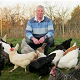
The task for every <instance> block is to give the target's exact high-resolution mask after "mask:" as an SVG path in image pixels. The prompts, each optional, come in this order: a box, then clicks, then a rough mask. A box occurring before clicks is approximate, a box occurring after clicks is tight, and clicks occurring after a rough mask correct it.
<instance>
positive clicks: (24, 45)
mask: <svg viewBox="0 0 80 80" xmlns="http://www.w3.org/2000/svg"><path fill="white" fill-rule="evenodd" d="M32 51H34V49H32V48H31V47H30V46H29V45H28V44H27V43H26V41H25V38H24V39H23V40H22V43H21V53H22V54H25V53H29V52H32Z"/></svg>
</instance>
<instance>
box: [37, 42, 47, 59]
mask: <svg viewBox="0 0 80 80" xmlns="http://www.w3.org/2000/svg"><path fill="white" fill-rule="evenodd" d="M46 45H47V43H43V45H42V46H41V47H39V48H37V49H36V50H35V52H36V53H37V54H38V58H40V57H46V55H45V54H44V48H45V46H46Z"/></svg>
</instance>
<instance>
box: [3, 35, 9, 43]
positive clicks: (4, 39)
mask: <svg viewBox="0 0 80 80" xmlns="http://www.w3.org/2000/svg"><path fill="white" fill-rule="evenodd" d="M8 36H9V34H5V36H4V37H3V38H1V41H2V42H6V38H7V37H8Z"/></svg>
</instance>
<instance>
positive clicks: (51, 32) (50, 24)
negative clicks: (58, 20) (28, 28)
mask: <svg viewBox="0 0 80 80" xmlns="http://www.w3.org/2000/svg"><path fill="white" fill-rule="evenodd" d="M52 36H54V27H53V22H52V21H49V22H48V33H47V34H46V35H45V38H49V37H52Z"/></svg>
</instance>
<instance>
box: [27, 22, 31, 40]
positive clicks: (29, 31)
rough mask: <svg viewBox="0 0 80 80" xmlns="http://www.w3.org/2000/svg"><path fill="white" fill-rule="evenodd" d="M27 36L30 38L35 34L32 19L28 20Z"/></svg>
mask: <svg viewBox="0 0 80 80" xmlns="http://www.w3.org/2000/svg"><path fill="white" fill-rule="evenodd" d="M26 37H28V38H29V39H32V37H33V34H32V27H31V23H30V21H28V22H27V27H26Z"/></svg>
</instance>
